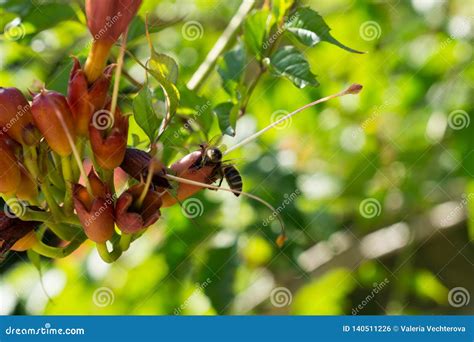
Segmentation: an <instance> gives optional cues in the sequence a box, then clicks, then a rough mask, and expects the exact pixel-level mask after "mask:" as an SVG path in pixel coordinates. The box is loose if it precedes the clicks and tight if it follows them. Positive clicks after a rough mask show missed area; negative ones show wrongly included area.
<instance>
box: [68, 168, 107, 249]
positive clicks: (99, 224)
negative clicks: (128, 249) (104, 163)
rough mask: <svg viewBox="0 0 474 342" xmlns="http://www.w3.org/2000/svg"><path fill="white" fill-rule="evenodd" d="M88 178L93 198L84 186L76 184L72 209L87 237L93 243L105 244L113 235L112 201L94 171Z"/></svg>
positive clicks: (105, 187)
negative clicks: (75, 212)
mask: <svg viewBox="0 0 474 342" xmlns="http://www.w3.org/2000/svg"><path fill="white" fill-rule="evenodd" d="M88 178H89V182H90V184H91V187H92V193H93V195H94V196H93V197H91V196H90V194H89V193H88V192H87V189H86V188H85V187H84V186H82V185H80V184H76V185H75V186H74V207H75V208H76V211H77V216H78V217H79V220H80V221H81V224H82V226H83V228H84V231H85V233H86V235H87V237H88V238H89V239H91V240H92V241H94V242H106V241H107V240H109V239H110V238H111V237H112V235H113V233H114V209H113V207H114V201H113V198H112V195H111V193H110V191H109V189H108V188H107V186H106V185H105V184H104V183H103V182H102V181H101V180H100V179H99V177H98V176H97V175H96V173H95V172H94V170H91V171H90V173H89V176H88Z"/></svg>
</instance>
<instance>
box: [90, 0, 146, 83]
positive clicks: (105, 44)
mask: <svg viewBox="0 0 474 342" xmlns="http://www.w3.org/2000/svg"><path fill="white" fill-rule="evenodd" d="M140 4H141V0H86V15H87V26H88V27H89V31H90V32H91V34H92V36H93V37H94V43H93V45H92V48H91V51H90V52H89V56H88V57H87V61H86V66H85V73H86V76H87V79H88V81H89V82H90V83H91V82H94V81H95V80H96V79H97V78H98V77H99V76H100V74H101V73H102V70H103V69H104V67H105V64H106V62H107V58H108V56H109V52H110V49H111V47H112V45H113V44H114V43H115V42H116V41H117V39H118V38H119V37H120V35H121V34H122V33H124V32H125V30H126V29H127V27H128V25H129V24H130V22H131V21H132V19H133V17H134V16H135V14H136V13H137V11H138V8H139V7H140Z"/></svg>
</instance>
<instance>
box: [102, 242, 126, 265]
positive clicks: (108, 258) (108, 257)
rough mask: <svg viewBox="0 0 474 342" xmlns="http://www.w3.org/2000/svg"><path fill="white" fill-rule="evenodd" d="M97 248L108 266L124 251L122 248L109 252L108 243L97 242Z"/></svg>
mask: <svg viewBox="0 0 474 342" xmlns="http://www.w3.org/2000/svg"><path fill="white" fill-rule="evenodd" d="M96 247H97V252H99V255H100V257H101V258H102V260H104V261H105V262H106V263H108V264H110V263H112V262H114V261H115V260H117V259H118V258H119V257H120V256H121V255H122V250H121V249H120V248H117V249H115V248H114V249H113V250H112V251H111V252H109V250H108V248H107V243H105V242H97V244H96Z"/></svg>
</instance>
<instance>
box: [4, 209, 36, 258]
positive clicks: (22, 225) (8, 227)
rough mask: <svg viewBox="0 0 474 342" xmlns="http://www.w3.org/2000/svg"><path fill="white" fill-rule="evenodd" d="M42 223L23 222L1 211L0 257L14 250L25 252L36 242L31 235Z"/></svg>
mask: <svg viewBox="0 0 474 342" xmlns="http://www.w3.org/2000/svg"><path fill="white" fill-rule="evenodd" d="M40 224H41V223H40V222H34V221H22V220H20V219H19V218H16V217H13V215H12V214H8V215H7V214H5V213H4V212H3V211H0V255H3V254H4V253H5V252H7V251H9V250H10V249H13V247H15V250H25V249H28V248H29V247H31V246H32V245H33V244H34V243H35V242H36V237H32V236H31V233H33V232H34V230H35V229H36V228H37V227H38V226H39V225H40Z"/></svg>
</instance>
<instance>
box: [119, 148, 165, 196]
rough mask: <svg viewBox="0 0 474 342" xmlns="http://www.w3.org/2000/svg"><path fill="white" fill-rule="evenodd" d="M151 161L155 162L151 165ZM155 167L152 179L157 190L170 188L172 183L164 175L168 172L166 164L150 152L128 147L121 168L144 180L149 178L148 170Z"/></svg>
mask: <svg viewBox="0 0 474 342" xmlns="http://www.w3.org/2000/svg"><path fill="white" fill-rule="evenodd" d="M151 163H153V164H152V165H151ZM151 166H152V167H153V178H152V180H151V182H152V184H153V186H154V187H155V189H156V190H161V189H162V188H170V187H171V186H170V184H169V182H168V180H167V179H166V178H163V176H164V175H165V174H166V170H165V166H164V165H163V163H161V162H160V161H159V160H157V159H156V158H153V157H152V156H150V155H149V154H148V153H146V152H145V151H142V150H138V149H136V148H130V147H129V148H127V149H126V151H125V157H124V159H123V162H122V164H120V168H121V169H122V170H124V171H125V172H126V173H128V174H129V175H130V176H131V177H133V178H135V179H136V180H138V181H144V180H145V179H146V178H147V175H148V172H149V170H150V168H151Z"/></svg>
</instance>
